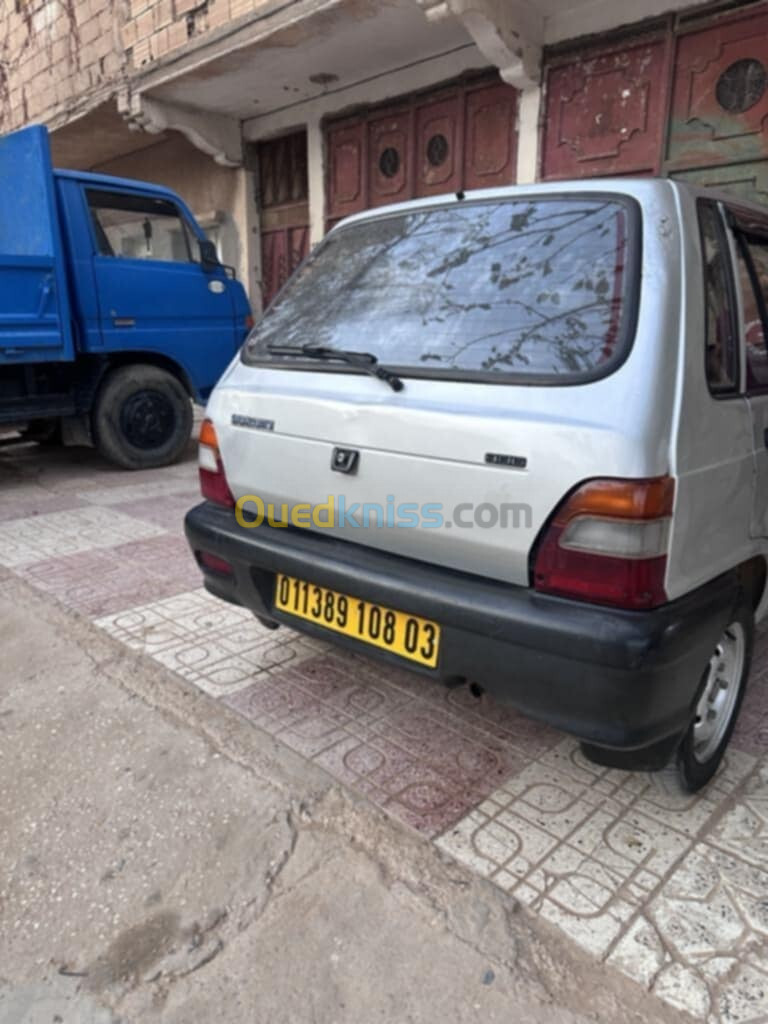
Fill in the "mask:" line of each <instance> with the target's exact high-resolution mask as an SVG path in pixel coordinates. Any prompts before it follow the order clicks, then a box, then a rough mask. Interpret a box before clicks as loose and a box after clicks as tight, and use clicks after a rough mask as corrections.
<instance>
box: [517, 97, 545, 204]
mask: <svg viewBox="0 0 768 1024" xmlns="http://www.w3.org/2000/svg"><path fill="white" fill-rule="evenodd" d="M541 99H542V90H541V87H540V86H533V87H532V88H530V89H526V90H525V91H524V92H521V93H520V97H519V99H518V107H517V110H518V114H517V123H518V139H517V183H518V185H530V184H532V183H533V182H535V181H536V179H537V178H538V171H539V118H540V116H541Z"/></svg>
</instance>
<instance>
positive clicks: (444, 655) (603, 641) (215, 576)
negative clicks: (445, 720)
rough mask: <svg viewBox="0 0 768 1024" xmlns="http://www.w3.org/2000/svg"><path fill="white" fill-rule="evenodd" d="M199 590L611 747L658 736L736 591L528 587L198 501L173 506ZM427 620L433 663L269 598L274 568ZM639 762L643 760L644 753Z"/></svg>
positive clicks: (686, 711) (652, 742) (694, 679)
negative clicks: (434, 637) (619, 592)
mask: <svg viewBox="0 0 768 1024" xmlns="http://www.w3.org/2000/svg"><path fill="white" fill-rule="evenodd" d="M185 528H186V534H187V540H188V542H189V544H190V547H191V548H192V550H193V552H194V553H195V556H196V557H198V563H199V554H200V553H201V552H207V553H209V554H212V555H215V556H218V557H219V558H221V559H224V560H225V561H226V562H228V563H229V564H230V565H231V566H232V569H233V572H232V574H231V575H224V574H222V573H218V572H211V571H210V570H207V569H205V567H204V566H201V568H202V569H203V573H204V582H205V586H206V588H207V590H209V591H210V592H211V593H212V594H215V595H216V596H217V597H220V598H222V599H224V600H226V601H230V602H233V603H235V604H239V605H243V606H245V607H246V608H250V609H251V610H252V611H253V612H255V613H256V614H257V615H259V616H262V617H264V618H267V619H271V620H273V621H275V622H284V623H286V624H287V625H290V626H291V627H292V628H294V629H297V630H300V631H303V632H306V633H309V634H311V635H314V636H318V637H322V638H324V639H326V640H330V641H335V642H337V643H338V644H340V645H341V646H345V647H348V648H350V649H351V650H354V651H357V652H358V653H360V654H364V655H367V656H368V657H371V658H375V659H377V660H380V661H384V662H388V663H390V664H395V665H397V666H399V667H400V668H411V669H413V670H414V671H416V672H421V673H423V674H425V675H428V676H431V677H432V678H438V679H442V680H443V681H444V682H446V683H449V684H450V683H456V682H458V681H463V680H466V681H470V682H475V683H478V684H480V685H481V686H482V687H483V688H484V689H485V690H487V691H488V692H489V693H491V694H492V695H493V696H494V697H496V698H498V699H500V700H502V701H504V702H506V703H509V704H511V705H513V706H514V707H516V708H518V709H519V710H520V711H522V712H523V713H524V714H526V715H529V716H530V717H532V718H537V719H540V720H542V721H544V722H547V723H549V724H550V725H553V726H555V727H556V728H558V729H562V730H564V731H565V732H569V733H572V734H573V735H575V736H577V737H579V738H580V739H582V740H584V741H586V742H587V743H588V744H590V745H592V746H595V747H600V748H608V749H611V750H614V751H617V752H618V751H643V750H649V749H651V748H660V749H662V750H664V751H665V754H664V758H663V759H665V758H666V757H667V756H668V755H669V753H670V752H671V751H672V750H673V749H674V746H675V744H676V742H677V740H678V739H679V737H680V736H681V735H682V733H683V732H684V731H685V729H686V728H687V726H688V724H689V722H690V720H691V717H692V714H693V709H694V707H695V704H696V698H697V694H698V689H699V685H700V682H701V680H702V676H703V673H704V670H705V668H706V667H707V665H708V663H709V659H710V657H711V656H712V653H713V651H714V647H715V644H716V642H717V641H718V639H719V638H720V635H721V634H722V632H723V630H724V629H725V627H726V626H727V625H728V622H729V615H730V613H731V611H732V610H733V608H734V606H735V604H736V600H737V597H738V579H737V577H736V574H735V573H734V574H730V573H729V574H726V575H724V576H720V577H718V578H717V579H716V580H713V581H712V582H711V583H708V584H706V585H705V586H704V587H701V588H699V589H698V590H696V591H694V592H692V593H691V594H688V595H686V596H685V597H683V598H680V599H679V600H676V601H673V602H671V603H669V604H667V605H664V606H663V607H661V608H657V609H654V610H653V611H643V612H632V611H624V610H621V609H613V608H606V607H600V606H597V605H593V604H587V603H585V602H580V601H572V600H567V599H563V598H559V597H552V596H549V595H546V594H540V593H537V592H536V591H534V590H532V589H529V588H526V587H518V586H513V585H510V584H505V583H502V582H499V581H494V580H487V579H484V578H482V577H478V576H471V575H468V574H465V573H458V572H454V571H452V570H450V569H445V568H441V567H435V566H431V565H428V564H426V563H423V562H418V561H414V560H411V559H406V558H401V557H399V556H395V555H391V554H387V553H385V552H381V551H376V550H374V549H372V548H367V547H363V546H362V545H359V544H353V543H350V542H347V541H340V540H337V539H335V538H332V537H329V536H325V535H322V534H320V533H314V532H311V531H309V530H301V529H295V528H291V527H286V528H284V529H283V528H275V527H270V526H268V525H262V526H258V527H254V528H249V529H245V528H242V527H240V526H238V524H237V522H236V520H235V516H234V512H233V511H232V510H229V509H224V508H220V507H218V506H216V505H213V504H211V503H209V502H204V503H203V504H202V505H198V506H197V507H196V508H193V509H192V510H191V511H190V512H189V513H188V514H187V517H186V521H185ZM276 572H282V573H286V574H287V575H290V576H294V577H298V578H300V579H304V580H307V581H309V582H311V583H316V584H318V585H321V586H326V587H329V588H331V589H333V590H336V591H340V592H343V593H346V594H348V595H350V596H351V597H358V598H362V599H365V600H368V601H372V602H374V603H376V604H381V605H385V606H387V607H389V608H394V609H399V610H401V611H404V612H409V613H411V614H414V615H418V616H422V617H424V618H428V619H432V620H434V621H435V622H438V623H439V624H440V626H441V629H442V636H441V649H440V660H439V663H438V666H437V668H436V669H427V668H422V667H420V666H418V665H416V664H413V663H411V662H409V661H405V660H404V659H402V658H400V657H398V656H397V655H393V654H390V653H388V652H386V651H382V650H379V649H378V648H375V647H371V646H369V645H367V644H365V643H362V642H360V641H358V640H354V639H350V638H348V637H345V636H342V635H339V634H337V633H333V632H330V631H328V630H326V629H323V627H322V626H316V625H314V624H313V623H311V622H307V621H305V620H303V619H297V618H294V617H292V616H289V615H286V614H284V613H282V612H279V611H277V610H275V608H274V605H273V594H274V580H275V573H276ZM648 767H652V765H648Z"/></svg>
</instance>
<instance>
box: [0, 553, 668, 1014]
mask: <svg viewBox="0 0 768 1024" xmlns="http://www.w3.org/2000/svg"><path fill="white" fill-rule="evenodd" d="M0 574H2V575H0V651H1V652H2V662H1V663H0V886H1V888H0V1024H118V1022H120V1024H128V1022H130V1024H139V1022H141V1024H144V1022H148V1021H155V1020H158V1021H163V1022H167V1024H191V1022H196V1024H206V1022H213V1021H222V1022H226V1024H241V1022H242V1024H245V1022H248V1024H254V1022H260V1021H265V1022H266V1021H269V1022H270V1024H281V1022H286V1024H288V1022H291V1024H303V1022H323V1024H330V1022H339V1024H342V1022H347V1021H348V1022H350V1024H352V1022H354V1024H360V1022H364V1024H372V1022H375V1021H382V1022H385V1021H386V1022H390V1021H393V1022H394V1021H397V1022H437V1021H440V1022H446V1024H450V1022H459V1021H474V1020H482V1021H484V1022H489V1024H491V1022H496V1021H498V1022H501V1021H504V1022H509V1021H518V1020H519V1021H525V1022H526V1024H538V1022H541V1024H566V1022H568V1024H575V1022H577V1021H578V1022H581V1021H605V1022H606V1024H608V1022H610V1024H615V1022H618V1021H622V1022H626V1024H631V1022H637V1024H640V1022H641V1021H642V1022H644V1024H649V1022H657V1021H658V1022H661V1021H665V1022H672V1021H683V1020H687V1019H688V1018H687V1017H686V1016H685V1015H682V1014H679V1013H677V1012H676V1011H675V1010H673V1009H671V1008H669V1007H667V1006H665V1005H664V1004H662V1003H661V1002H659V1001H658V1000H657V999H656V998H655V997H654V996H652V995H648V994H647V993H645V992H644V991H643V990H642V989H641V988H640V987H639V986H637V985H635V984H634V983H633V982H632V981H630V980H629V979H627V978H626V977H624V976H623V975H621V974H619V973H618V972H617V971H615V970H614V969H613V968H611V967H610V966H606V965H601V964H599V963H598V962H596V961H595V960H594V959H593V958H592V957H590V956H589V955H587V954H586V953H583V952H582V951H580V950H579V949H578V948H577V947H576V946H575V945H573V944H571V943H570V942H569V941H568V940H567V939H566V938H565V937H564V936H563V935H562V934H561V933H560V932H559V931H558V930H557V929H556V928H555V927H554V926H551V925H549V924H548V923H547V922H546V921H543V920H542V919H541V918H539V917H536V916H535V915H534V914H532V913H531V912H530V911H529V910H527V909H526V908H525V907H523V906H521V905H520V904H519V903H518V902H517V901H516V900H515V898H514V897H512V896H510V895H508V894H505V893H504V892H502V891H501V890H500V889H499V888H497V887H496V886H494V885H492V884H491V883H490V882H488V881H486V880H484V879H482V878H479V877H477V875H475V874H473V873H472V872H470V871H469V870H467V869H465V868H464V867H462V866H461V865H459V864H457V863H456V862H454V861H453V860H452V859H451V858H449V857H448V856H447V855H446V854H445V853H443V852H441V851H440V850H439V849H438V848H436V847H435V846H434V845H432V844H430V843H428V842H427V841H425V840H424V839H423V838H422V837H421V836H419V835H418V834H417V833H416V832H415V831H413V830H411V829H409V828H407V827H406V826H404V825H402V824H401V823H399V822H397V821H396V820H394V819H393V818H391V817H389V816H387V815H385V814H384V813H383V812H382V811H380V810H379V809H378V808H376V807H375V806H374V805H373V804H371V803H368V802H367V801H365V800H364V799H363V798H360V797H357V796H355V795H354V794H353V793H351V792H350V791H349V790H348V789H346V788H343V787H341V786H339V785H338V783H336V782H335V781H333V780H332V779H331V777H330V776H328V775H326V774H325V772H324V771H322V770H321V769H320V768H318V767H317V766H316V765H314V764H312V763H311V762H310V761H307V760H305V759H304V758H302V757H299V756H298V755H296V754H295V753H293V752H292V751H290V750H288V749H287V748H286V747H284V746H283V745H281V744H280V743H279V742H277V741H276V740H275V739H273V738H271V737H270V736H269V735H268V734H267V733H265V732H263V731H261V730H259V729H258V728H256V727H254V726H253V724H251V723H249V722H247V721H246V720H245V719H243V718H241V717H240V716H239V715H238V714H236V713H235V711H233V710H231V709H229V708H227V707H226V706H224V705H223V704H221V703H218V702H216V701H214V700H212V699H211V698H210V697H209V696H207V695H206V694H204V693H202V692H201V691H200V690H199V689H197V688H196V687H195V686H193V685H192V684H189V683H187V682H185V681H184V680H183V679H181V678H179V677H178V676H177V675H174V674H173V673H171V672H170V671H167V670H165V669H163V668H162V667H161V666H159V665H158V664H157V663H156V662H154V661H151V660H150V659H148V658H145V657H144V656H143V655H142V654H140V653H136V652H133V651H131V650H129V649H128V648H126V647H125V646H123V645H122V644H120V643H118V642H117V641H116V640H114V639H113V638H111V637H110V636H108V635H106V634H105V633H104V632H102V631H100V630H98V629H97V628H96V627H95V626H93V625H92V624H91V623H89V622H88V621H87V620H85V619H83V618H82V617H80V616H78V615H77V614H74V613H71V612H68V611H66V610H64V609H62V608H61V607H59V606H57V605H56V604H55V603H54V602H53V601H52V600H51V599H49V598H47V597H45V596H41V595H40V594H39V593H37V592H35V591H34V590H33V589H32V588H31V587H29V586H28V585H27V584H26V583H25V582H23V581H22V580H20V579H18V578H17V577H16V576H14V575H12V574H11V573H10V572H5V571H4V570H0Z"/></svg>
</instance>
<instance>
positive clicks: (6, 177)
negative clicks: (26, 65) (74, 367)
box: [0, 126, 74, 364]
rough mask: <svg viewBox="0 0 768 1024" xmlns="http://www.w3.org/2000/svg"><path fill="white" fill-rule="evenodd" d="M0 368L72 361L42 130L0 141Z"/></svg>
mask: <svg viewBox="0 0 768 1024" xmlns="http://www.w3.org/2000/svg"><path fill="white" fill-rule="evenodd" d="M0 182H2V188H0V364H8V363H30V362H51V361H56V360H70V359H72V358H73V357H74V339H73V334H72V323H71V317H70V306H69V295H68V292H67V278H66V268H65V262H64V255H63V248H62V244H61V235H60V228H59V219H58V214H57V210H56V198H55V192H54V183H53V171H52V169H51V155H50V151H49V148H48V136H47V133H46V130H45V128H42V127H40V126H35V127H32V128H25V129H24V130H23V131H20V132H14V133H13V134H12V135H6V136H5V137H4V138H0Z"/></svg>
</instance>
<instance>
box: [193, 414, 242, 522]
mask: <svg viewBox="0 0 768 1024" xmlns="http://www.w3.org/2000/svg"><path fill="white" fill-rule="evenodd" d="M198 462H199V471H200V490H201V491H202V494H203V497H204V498H207V499H208V501H214V502H215V503H216V504H217V505H224V506H225V507H226V508H234V507H235V499H234V497H233V495H232V491H230V489H229V484H228V483H227V477H226V474H225V472H224V466H223V465H222V462H221V454H220V452H219V442H218V438H217V437H216V431H215V429H214V426H213V423H211V421H210V420H203V423H202V426H201V427H200V447H199V449H198Z"/></svg>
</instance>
